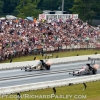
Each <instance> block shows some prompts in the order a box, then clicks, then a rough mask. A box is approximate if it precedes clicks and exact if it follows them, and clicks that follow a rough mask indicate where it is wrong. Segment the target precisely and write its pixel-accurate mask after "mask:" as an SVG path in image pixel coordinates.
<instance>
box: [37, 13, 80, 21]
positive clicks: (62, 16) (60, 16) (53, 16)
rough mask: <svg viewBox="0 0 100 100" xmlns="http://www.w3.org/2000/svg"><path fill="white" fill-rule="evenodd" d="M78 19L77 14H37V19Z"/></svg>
mask: <svg viewBox="0 0 100 100" xmlns="http://www.w3.org/2000/svg"><path fill="white" fill-rule="evenodd" d="M70 18H72V19H78V14H39V20H41V19H43V20H48V19H64V20H66V19H70Z"/></svg>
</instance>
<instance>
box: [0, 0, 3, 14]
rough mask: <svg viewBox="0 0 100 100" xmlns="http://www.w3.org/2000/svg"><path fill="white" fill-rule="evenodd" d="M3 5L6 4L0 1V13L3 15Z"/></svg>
mask: <svg viewBox="0 0 100 100" xmlns="http://www.w3.org/2000/svg"><path fill="white" fill-rule="evenodd" d="M3 4H4V2H3V0H0V13H2V9H3Z"/></svg>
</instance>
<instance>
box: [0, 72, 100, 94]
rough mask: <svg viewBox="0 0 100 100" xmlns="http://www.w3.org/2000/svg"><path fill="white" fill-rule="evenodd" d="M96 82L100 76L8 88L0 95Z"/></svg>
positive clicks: (0, 90) (1, 89)
mask: <svg viewBox="0 0 100 100" xmlns="http://www.w3.org/2000/svg"><path fill="white" fill-rule="evenodd" d="M96 80H100V74H98V75H91V76H84V77H77V78H69V79H63V80H55V81H47V82H40V83H32V84H24V85H18V86H10V87H4V88H0V95H4V94H11V93H20V92H25V91H30V90H38V89H46V88H53V87H58V86H68V85H69V84H79V83H83V82H91V81H96Z"/></svg>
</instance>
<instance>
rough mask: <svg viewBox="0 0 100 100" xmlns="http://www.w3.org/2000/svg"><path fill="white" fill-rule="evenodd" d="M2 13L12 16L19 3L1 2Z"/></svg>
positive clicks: (14, 1)
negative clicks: (2, 4)
mask: <svg viewBox="0 0 100 100" xmlns="http://www.w3.org/2000/svg"><path fill="white" fill-rule="evenodd" d="M3 1H4V6H3V13H4V14H12V13H13V12H14V10H15V8H16V6H17V5H18V3H19V0H3Z"/></svg>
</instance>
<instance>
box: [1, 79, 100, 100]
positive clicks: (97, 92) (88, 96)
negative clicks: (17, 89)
mask: <svg viewBox="0 0 100 100" xmlns="http://www.w3.org/2000/svg"><path fill="white" fill-rule="evenodd" d="M86 84H87V89H86V90H83V88H84V86H83V84H77V85H71V86H64V87H57V88H56V90H57V93H56V95H57V96H60V95H64V97H65V96H66V95H72V97H71V98H66V99H65V98H59V99H57V98H52V99H51V98H47V99H45V98H43V99H42V98H34V97H33V98H31V97H30V98H29V97H28V98H25V97H23V98H21V100H100V81H97V82H90V83H86ZM25 94H28V95H29V96H32V95H37V96H40V95H41V96H43V95H51V94H53V90H52V88H48V89H43V90H36V91H30V92H24V93H21V96H24V95H25ZM76 95H77V96H79V95H81V96H80V97H79V98H75V97H76ZM11 96H16V94H13V95H9V96H8V97H7V98H5V97H4V98H0V100H16V99H15V98H13V97H12V98H11Z"/></svg>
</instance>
